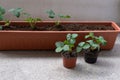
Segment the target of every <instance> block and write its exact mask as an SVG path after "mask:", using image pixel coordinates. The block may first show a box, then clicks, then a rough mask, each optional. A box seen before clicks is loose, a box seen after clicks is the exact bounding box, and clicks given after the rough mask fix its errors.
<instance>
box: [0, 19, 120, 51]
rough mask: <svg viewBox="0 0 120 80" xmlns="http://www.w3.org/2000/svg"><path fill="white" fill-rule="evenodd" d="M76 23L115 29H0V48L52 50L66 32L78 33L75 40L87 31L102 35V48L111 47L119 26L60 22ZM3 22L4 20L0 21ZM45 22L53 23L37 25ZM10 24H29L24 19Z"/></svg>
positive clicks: (114, 24)
mask: <svg viewBox="0 0 120 80" xmlns="http://www.w3.org/2000/svg"><path fill="white" fill-rule="evenodd" d="M67 23H77V24H89V25H93V24H95V25H97V24H102V25H104V24H105V25H110V26H112V27H113V28H114V29H115V30H106V31H104V30H101V31H13V30H9V31H8V30H6V31H5V30H1V31H0V50H51V49H52V50H53V49H55V42H56V41H63V40H64V39H65V37H66V34H67V33H78V34H79V37H78V38H77V42H80V41H83V40H84V35H86V34H88V33H89V32H94V33H95V35H97V36H98V35H100V36H103V37H104V38H105V39H106V40H107V41H108V43H107V46H104V47H102V49H112V48H113V46H114V43H115V40H116V37H117V35H118V33H119V32H120V28H119V27H118V26H117V24H116V23H115V22H78V21H74V22H72V21H68V22H62V24H67ZM0 24H4V22H0ZM46 24H50V25H54V22H48V21H46V22H38V23H37V26H44V25H46ZM11 25H19V26H21V25H29V24H28V23H27V22H24V21H13V22H11Z"/></svg>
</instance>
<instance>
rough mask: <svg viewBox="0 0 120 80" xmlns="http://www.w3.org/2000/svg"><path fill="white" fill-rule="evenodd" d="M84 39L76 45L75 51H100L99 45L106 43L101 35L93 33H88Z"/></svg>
mask: <svg viewBox="0 0 120 80" xmlns="http://www.w3.org/2000/svg"><path fill="white" fill-rule="evenodd" d="M85 39H88V40H86V41H85V42H80V43H79V44H78V46H77V52H81V51H82V50H88V49H89V50H90V51H94V50H96V49H97V50H98V51H100V47H101V45H106V44H107V41H106V40H105V39H104V38H103V37H102V36H99V37H97V36H95V35H94V33H92V32H91V33H89V35H86V36H85Z"/></svg>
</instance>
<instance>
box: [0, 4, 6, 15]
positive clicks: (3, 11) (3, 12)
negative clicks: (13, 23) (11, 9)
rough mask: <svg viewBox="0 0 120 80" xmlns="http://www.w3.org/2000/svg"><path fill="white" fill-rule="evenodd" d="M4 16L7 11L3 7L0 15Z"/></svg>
mask: <svg viewBox="0 0 120 80" xmlns="http://www.w3.org/2000/svg"><path fill="white" fill-rule="evenodd" d="M3 14H5V9H4V8H3V7H2V6H0V15H3Z"/></svg>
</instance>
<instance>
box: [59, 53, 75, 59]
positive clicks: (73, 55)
mask: <svg viewBox="0 0 120 80" xmlns="http://www.w3.org/2000/svg"><path fill="white" fill-rule="evenodd" d="M61 54H62V55H63V56H64V57H66V58H71V57H77V53H76V52H63V53H61Z"/></svg>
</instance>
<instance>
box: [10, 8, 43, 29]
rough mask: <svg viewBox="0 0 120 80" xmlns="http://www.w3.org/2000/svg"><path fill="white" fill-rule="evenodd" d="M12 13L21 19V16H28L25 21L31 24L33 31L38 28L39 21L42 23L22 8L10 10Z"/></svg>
mask: <svg viewBox="0 0 120 80" xmlns="http://www.w3.org/2000/svg"><path fill="white" fill-rule="evenodd" d="M9 11H10V12H12V14H13V15H14V16H16V17H17V18H19V17H20V16H26V17H27V18H26V19H25V21H27V22H28V23H29V24H30V27H31V29H33V30H34V29H35V28H36V23H37V21H41V19H40V18H33V17H31V16H30V14H28V13H26V12H25V11H24V10H23V9H22V8H15V9H14V8H13V9H10V10H9Z"/></svg>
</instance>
